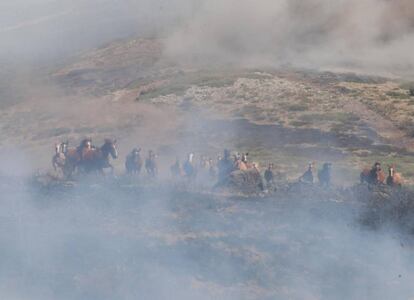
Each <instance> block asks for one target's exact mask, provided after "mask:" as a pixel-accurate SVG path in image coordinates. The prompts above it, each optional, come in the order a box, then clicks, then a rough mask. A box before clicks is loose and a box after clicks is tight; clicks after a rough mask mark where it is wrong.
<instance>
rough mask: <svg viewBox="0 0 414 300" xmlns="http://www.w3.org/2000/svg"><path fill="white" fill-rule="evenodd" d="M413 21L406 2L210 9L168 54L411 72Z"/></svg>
mask: <svg viewBox="0 0 414 300" xmlns="http://www.w3.org/2000/svg"><path fill="white" fill-rule="evenodd" d="M413 16H414V4H413V3H412V1H407V0H398V1H386V0H362V1H360V0H350V1H349V0H339V1H329V0H307V1H299V0H293V1H287V0H278V1H272V0H261V1H254V2H253V1H248V0H241V1H237V0H225V1H219V0H213V1H205V2H204V3H203V4H202V6H201V7H200V9H199V10H198V11H197V12H196V13H195V15H194V17H193V18H192V19H190V20H189V21H188V23H187V24H186V26H185V27H184V28H182V29H181V30H178V31H177V32H175V34H173V35H172V36H171V37H170V38H169V39H168V42H167V49H168V53H169V54H170V55H171V56H173V57H177V58H180V59H182V60H183V61H187V62H188V61H192V62H193V61H197V62H199V63H206V62H207V63H212V62H218V63H233V64H238V65H240V64H245V65H253V66H254V65H267V66H269V65H270V66H275V65H281V64H293V65H299V66H306V67H350V68H356V69H361V70H363V69H368V70H382V71H384V70H387V71H394V70H399V71H405V70H408V69H410V68H411V67H412V65H413V63H414V58H413V56H412V55H411V49H412V47H413V45H414V23H413Z"/></svg>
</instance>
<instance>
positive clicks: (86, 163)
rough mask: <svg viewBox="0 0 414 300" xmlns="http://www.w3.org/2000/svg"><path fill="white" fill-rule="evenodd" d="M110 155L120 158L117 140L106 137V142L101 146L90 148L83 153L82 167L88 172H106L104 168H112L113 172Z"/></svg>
mask: <svg viewBox="0 0 414 300" xmlns="http://www.w3.org/2000/svg"><path fill="white" fill-rule="evenodd" d="M109 156H111V157H112V158H113V159H116V158H118V150H117V148H116V140H111V139H105V143H104V144H103V145H102V146H101V147H99V148H92V149H88V150H86V151H85V152H84V153H83V156H82V161H81V162H80V165H81V167H82V168H83V169H84V171H85V172H86V173H90V172H94V171H95V172H99V173H101V174H104V169H107V168H110V169H111V173H113V171H114V167H113V166H112V165H111V164H110V162H109Z"/></svg>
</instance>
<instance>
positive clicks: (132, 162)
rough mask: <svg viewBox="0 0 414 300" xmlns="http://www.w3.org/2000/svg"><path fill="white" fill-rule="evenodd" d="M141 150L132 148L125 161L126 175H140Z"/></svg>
mask: <svg viewBox="0 0 414 300" xmlns="http://www.w3.org/2000/svg"><path fill="white" fill-rule="evenodd" d="M140 152H141V148H134V149H133V150H132V152H131V153H129V154H128V156H127V157H126V160H125V169H126V172H127V174H140V173H141V168H142V158H141V155H140Z"/></svg>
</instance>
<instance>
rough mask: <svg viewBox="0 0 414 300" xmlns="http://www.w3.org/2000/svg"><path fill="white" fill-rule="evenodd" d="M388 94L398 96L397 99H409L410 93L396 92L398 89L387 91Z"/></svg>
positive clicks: (393, 96)
mask: <svg viewBox="0 0 414 300" xmlns="http://www.w3.org/2000/svg"><path fill="white" fill-rule="evenodd" d="M385 94H386V95H387V96H390V97H392V98H397V99H409V98H410V95H409V94H407V93H401V92H396V91H389V92H387V93H385Z"/></svg>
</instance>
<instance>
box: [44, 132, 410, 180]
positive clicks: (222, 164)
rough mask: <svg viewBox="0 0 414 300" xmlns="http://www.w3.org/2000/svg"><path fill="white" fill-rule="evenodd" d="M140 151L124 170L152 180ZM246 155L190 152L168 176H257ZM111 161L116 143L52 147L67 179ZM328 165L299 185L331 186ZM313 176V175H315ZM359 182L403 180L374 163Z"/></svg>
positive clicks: (152, 169) (149, 160) (269, 173)
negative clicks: (196, 159) (249, 174)
mask: <svg viewBox="0 0 414 300" xmlns="http://www.w3.org/2000/svg"><path fill="white" fill-rule="evenodd" d="M141 152H142V150H141V148H134V149H133V150H132V151H131V152H130V153H129V154H128V155H127V156H126V159H125V171H126V173H127V174H129V175H134V174H135V175H138V174H140V173H141V172H142V169H143V168H145V172H146V174H147V175H148V176H149V177H151V178H155V177H157V175H158V164H157V155H156V154H155V152H154V151H153V150H149V151H148V155H147V157H146V158H145V159H143V158H142V155H141ZM248 156H249V154H248V153H236V154H233V155H232V154H231V153H230V151H229V150H227V149H226V150H224V153H223V156H221V155H219V156H218V157H217V158H216V159H212V158H208V157H206V156H200V157H199V160H198V162H197V163H196V162H195V159H194V154H193V153H189V154H188V155H187V158H186V160H185V161H184V162H183V163H180V160H179V158H177V159H176V160H175V162H174V163H173V165H172V166H171V167H170V172H171V175H172V176H173V177H174V178H179V177H185V178H188V179H189V180H193V179H195V178H196V177H197V174H198V173H203V174H204V175H207V176H208V177H209V179H211V180H218V182H219V183H220V182H223V181H225V180H226V178H228V177H229V175H230V174H231V173H233V172H235V171H241V172H244V171H248V172H255V173H257V174H258V175H259V176H261V175H260V174H261V173H260V170H259V166H258V164H257V163H254V162H250V161H248ZM110 157H112V159H117V158H118V150H117V144H116V140H112V139H105V140H104V143H103V145H102V146H101V147H96V146H94V145H93V144H92V140H91V139H90V138H86V139H83V140H82V141H81V143H80V144H79V146H78V147H72V148H71V147H69V143H68V142H67V141H66V142H61V143H58V144H56V145H55V155H54V156H53V159H52V165H53V168H54V169H55V171H58V170H60V171H61V172H62V174H63V176H64V178H66V179H70V178H71V177H72V176H73V174H74V173H75V172H78V173H92V172H95V173H100V174H105V173H104V169H110V172H111V173H113V172H114V167H113V166H112V165H111V163H110ZM331 169H332V164H331V163H328V162H326V163H324V164H323V166H322V168H321V169H320V170H318V171H317V172H316V171H315V164H314V163H309V165H308V168H307V170H306V172H305V173H304V174H303V175H302V176H301V177H299V179H298V181H299V182H302V183H308V184H313V183H314V182H315V181H316V180H315V179H316V177H317V178H318V182H319V184H320V185H321V186H326V187H327V186H330V185H331V177H332V175H331ZM273 170H274V165H273V164H272V163H270V164H269V165H268V166H267V168H266V170H265V171H264V174H263V177H264V179H265V181H266V184H267V186H268V187H269V186H272V185H273V184H274V180H275V174H274V171H273ZM315 173H316V174H315ZM360 182H361V183H367V184H370V185H383V184H384V185H385V184H386V185H389V186H393V187H400V186H401V185H402V182H403V179H402V176H401V174H400V173H398V172H396V171H395V167H394V166H389V167H388V176H386V175H385V173H384V171H383V170H382V168H381V164H380V163H379V162H376V163H375V164H374V165H373V167H372V168H365V169H364V170H363V171H362V172H361V174H360Z"/></svg>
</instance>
